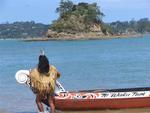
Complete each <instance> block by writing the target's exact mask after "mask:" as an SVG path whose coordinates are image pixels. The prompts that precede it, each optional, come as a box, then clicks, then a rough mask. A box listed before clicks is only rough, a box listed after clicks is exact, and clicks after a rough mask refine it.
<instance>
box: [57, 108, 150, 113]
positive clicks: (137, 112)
mask: <svg viewBox="0 0 150 113" xmlns="http://www.w3.org/2000/svg"><path fill="white" fill-rule="evenodd" d="M58 113H150V108H138V109H123V110H99V111H69V112H58Z"/></svg>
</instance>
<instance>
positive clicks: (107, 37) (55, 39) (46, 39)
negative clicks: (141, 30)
mask: <svg viewBox="0 0 150 113" xmlns="http://www.w3.org/2000/svg"><path fill="white" fill-rule="evenodd" d="M143 36H145V34H128V35H109V36H96V37H94V36H93V37H78V38H76V37H71V38H70V37H61V38H60V37H59V38H47V37H38V38H26V39H21V40H22V41H26V42H30V41H75V40H76V41H78V40H107V39H120V38H139V37H143Z"/></svg>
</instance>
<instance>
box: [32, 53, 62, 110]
mask: <svg viewBox="0 0 150 113" xmlns="http://www.w3.org/2000/svg"><path fill="white" fill-rule="evenodd" d="M29 77H30V79H31V88H32V91H33V92H34V93H35V94H36V104H37V107H38V109H39V111H40V113H44V107H43V104H42V100H45V99H47V100H48V103H49V106H50V108H51V113H55V105H54V89H55V83H56V79H57V78H59V77H60V73H59V72H58V71H57V69H56V68H55V67H54V66H53V65H50V64H49V61H48V59H47V57H46V56H45V55H44V54H42V55H40V56H39V63H38V66H37V67H36V68H34V69H33V70H31V71H30V75H29Z"/></svg>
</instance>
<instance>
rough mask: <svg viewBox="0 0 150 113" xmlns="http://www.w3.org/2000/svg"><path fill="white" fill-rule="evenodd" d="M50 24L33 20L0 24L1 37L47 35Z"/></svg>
mask: <svg viewBox="0 0 150 113" xmlns="http://www.w3.org/2000/svg"><path fill="white" fill-rule="evenodd" d="M48 27H49V25H44V24H41V23H35V22H34V21H31V22H14V23H11V24H9V23H6V24H0V38H3V39H6V38H12V39H13V38H32V37H43V36H45V34H46V32H47V30H48Z"/></svg>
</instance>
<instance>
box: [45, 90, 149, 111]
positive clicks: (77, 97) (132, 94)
mask: <svg viewBox="0 0 150 113" xmlns="http://www.w3.org/2000/svg"><path fill="white" fill-rule="evenodd" d="M45 103H47V102H45ZM55 106H56V109H57V110H61V111H78V110H101V109H126V108H146V107H150V88H126V89H110V90H87V91H85V90H83V91H78V92H75V91H73V92H62V93H59V94H58V95H57V96H55Z"/></svg>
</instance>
